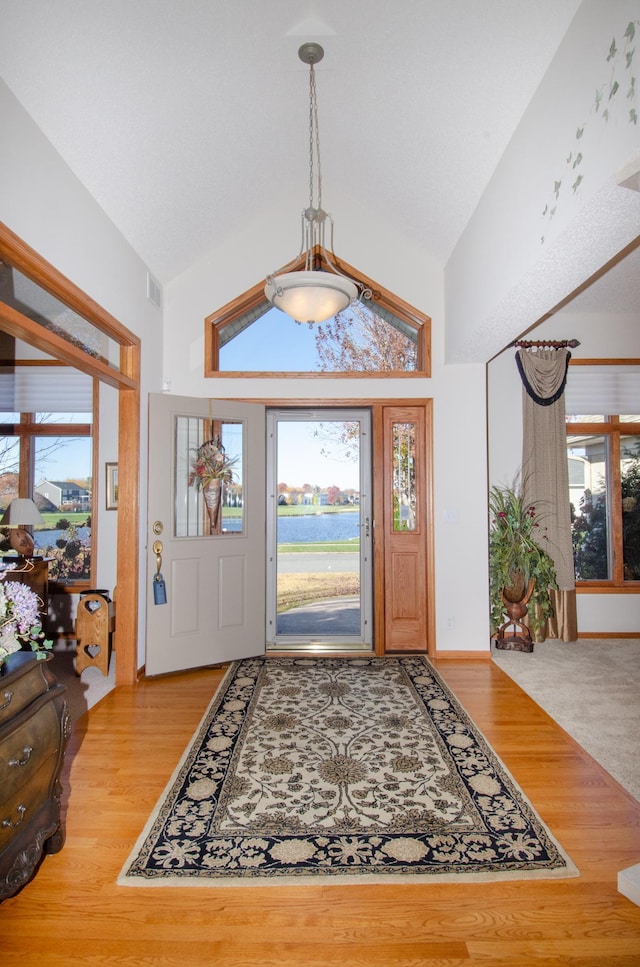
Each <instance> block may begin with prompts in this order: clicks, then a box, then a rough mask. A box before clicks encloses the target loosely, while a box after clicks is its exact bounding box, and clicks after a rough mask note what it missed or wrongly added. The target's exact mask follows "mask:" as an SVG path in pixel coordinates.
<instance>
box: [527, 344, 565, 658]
mask: <svg viewBox="0 0 640 967" xmlns="http://www.w3.org/2000/svg"><path fill="white" fill-rule="evenodd" d="M570 359H571V353H570V352H569V350H568V349H565V348H559V349H536V350H533V349H527V350H523V349H519V350H518V352H517V353H516V363H517V366H518V371H519V373H520V376H521V379H522V383H523V390H522V418H523V435H522V486H523V491H524V494H525V497H526V499H527V500H528V502H529V503H531V504H533V505H534V506H535V507H536V509H537V510H538V512H539V513H540V515H541V517H542V518H543V522H544V525H545V528H546V536H547V538H548V541H545V543H544V547H545V549H546V550H547V551H548V552H549V554H550V556H551V558H552V559H553V562H554V564H555V568H556V577H557V582H558V590H557V591H556V590H552V591H551V603H552V605H553V610H554V614H553V617H552V618H550V619H549V621H548V622H547V629H546V636H545V637H549V638H560V639H562V641H575V640H576V638H577V637H578V621H577V613H576V584H575V573H574V566H573V547H572V543H571V508H570V505H569V475H568V466H567V434H566V420H565V400H564V388H565V384H566V380H567V370H568V366H569V360H570Z"/></svg>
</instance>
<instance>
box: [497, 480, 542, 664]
mask: <svg viewBox="0 0 640 967" xmlns="http://www.w3.org/2000/svg"><path fill="white" fill-rule="evenodd" d="M489 515H490V517H489V524H490V531H489V586H490V598H491V636H492V637H493V638H495V639H496V645H497V646H498V647H503V648H505V647H506V648H511V649H515V650H520V651H532V650H533V645H532V644H531V635H532V636H533V638H534V640H541V633H542V629H543V628H544V626H545V623H546V621H547V619H548V618H549V617H551V615H552V614H553V607H552V605H551V597H550V594H549V590H550V588H557V586H558V585H557V582H556V569H555V565H554V563H553V559H552V558H551V556H550V555H549V553H548V551H546V550H545V549H544V544H545V542H546V541H547V540H548V537H547V535H546V533H545V529H544V526H543V524H542V514H541V513H540V512H539V511H538V509H537V508H536V506H535V504H532V503H531V502H530V501H528V500H526V499H525V496H524V493H523V488H522V484H521V483H520V484H518V482H517V481H516V482H514V483H513V484H512V485H511V486H493V487H491V489H490V491H489ZM505 611H506V612H507V614H508V615H509V620H508V621H506V622H505V621H504V616H505ZM527 611H528V613H529V619H528V624H529V628H530V630H531V635H530V634H529V631H528V630H527V628H526V626H523V625H522V623H521V619H522V618H523V617H524V616H525V615H526V614H527ZM510 624H511V625H513V628H514V635H513V636H512V637H510V638H505V634H504V632H505V629H506V628H507V626H509V625H510Z"/></svg>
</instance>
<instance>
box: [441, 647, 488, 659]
mask: <svg viewBox="0 0 640 967" xmlns="http://www.w3.org/2000/svg"><path fill="white" fill-rule="evenodd" d="M434 658H435V661H477V660H478V659H480V660H481V661H490V660H491V651H438V649H437V648H436V653H435V655H434Z"/></svg>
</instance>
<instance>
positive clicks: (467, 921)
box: [0, 660, 640, 967]
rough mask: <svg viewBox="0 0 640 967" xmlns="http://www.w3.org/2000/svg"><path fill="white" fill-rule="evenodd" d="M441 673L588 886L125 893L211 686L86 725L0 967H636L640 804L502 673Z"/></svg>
mask: <svg viewBox="0 0 640 967" xmlns="http://www.w3.org/2000/svg"><path fill="white" fill-rule="evenodd" d="M437 667H438V670H439V671H440V673H441V674H442V675H443V677H444V678H445V680H446V681H447V683H448V684H449V686H450V687H451V688H452V690H453V691H454V692H455V694H456V695H457V696H458V698H459V699H460V701H461V702H462V704H463V705H464V707H465V708H466V709H467V711H468V712H469V713H470V715H471V716H472V718H473V719H474V720H475V722H476V724H477V725H478V726H479V728H480V729H481V730H482V732H483V733H484V735H485V736H486V737H487V739H488V740H489V742H490V743H491V744H492V746H493V748H494V749H495V751H496V752H497V753H498V755H499V756H500V757H501V758H502V759H503V761H504V762H505V764H506V765H507V767H508V768H509V769H510V771H511V772H512V774H513V775H514V776H515V778H516V780H517V781H518V782H519V783H520V785H521V786H522V788H523V789H524V791H525V793H526V794H527V795H528V796H529V798H530V799H531V801H532V803H533V804H534V806H535V807H536V809H537V810H538V812H539V813H540V814H541V816H542V818H543V819H544V821H545V822H546V823H547V825H548V826H549V827H550V828H551V830H552V832H553V833H554V834H555V835H556V837H557V838H558V839H559V841H560V842H561V844H562V845H563V847H564V848H565V849H566V851H567V852H568V853H569V855H570V856H571V858H572V859H573V861H574V862H575V863H576V865H577V866H578V867H579V869H580V871H581V876H580V877H578V878H575V879H569V880H555V881H554V880H531V881H526V880H523V881H512V882H506V883H492V884H482V885H476V884H468V883H462V884H459V885H457V884H455V883H443V884H438V883H437V882H434V883H433V884H427V885H415V884H407V885H367V884H366V882H364V883H363V884H362V885H350V886H346V887H344V886H327V887H319V886H308V887H306V886H305V887H300V886H296V887H284V888H281V887H277V886H272V887H265V888H255V887H252V888H226V889H218V888H205V887H200V888H177V889H171V888H158V887H156V888H153V887H140V888H124V887H117V886H116V885H115V881H116V877H117V875H118V873H119V871H120V869H121V867H122V865H123V863H124V862H125V860H126V858H127V856H128V854H129V852H130V850H131V848H132V845H133V843H134V841H135V840H136V839H137V837H138V835H139V833H140V831H141V829H142V827H143V825H144V823H145V822H146V820H147V818H148V816H149V814H150V812H151V810H152V808H153V806H154V804H155V802H156V800H157V798H158V797H159V795H160V794H161V792H162V790H163V789H164V787H165V785H166V783H167V781H168V779H169V777H170V775H171V773H172V771H173V769H174V767H175V765H176V764H177V761H178V759H179V757H180V755H181V754H182V752H183V750H184V748H185V746H186V745H187V743H188V741H189V739H190V738H191V736H192V734H193V732H194V731H195V729H196V726H197V725H198V723H199V721H200V718H201V716H202V714H203V713H204V711H205V708H206V707H207V705H208V703H209V700H210V698H211V696H212V694H213V691H214V689H215V687H216V685H217V683H218V682H219V680H220V678H221V675H222V672H221V671H220V670H219V669H208V670H204V671H199V672H189V673H186V674H183V675H175V676H168V677H164V678H161V679H155V680H151V681H144V682H142V683H141V684H140V685H138V686H137V687H130V686H123V687H120V688H118V689H116V691H115V692H112V693H111V694H110V695H108V696H107V697H106V698H104V699H103V700H102V701H101V702H100V703H99V705H97V706H96V707H95V708H94V709H92V710H91V711H90V712H89V713H88V714H87V715H86V716H85V717H84V718H83V719H81V720H80V722H79V723H78V725H77V726H76V728H75V731H74V734H73V735H72V738H71V744H70V749H69V753H68V756H67V765H66V769H65V774H64V784H65V808H66V816H67V842H66V845H65V847H64V848H63V850H62V851H61V852H60V853H58V854H56V855H53V856H47V857H46V858H45V860H44V862H43V863H42V866H41V868H40V869H39V871H38V873H37V876H36V877H35V878H34V879H33V880H32V881H31V883H29V884H28V885H27V886H26V887H25V888H24V889H23V890H22V891H21V893H19V894H18V895H17V896H15V897H13V898H11V899H9V900H6V901H5V902H4V903H3V904H2V905H1V906H0V961H1V963H2V965H6V967H13V965H14V964H15V965H18V964H20V965H32V964H33V965H44V967H71V965H76V964H83V965H101V967H104V965H127V967H140V965H145V967H149V965H153V967H173V965H176V967H178V965H180V967H185V965H189V967H200V965H216V967H218V965H224V967H232V965H233V967H258V965H259V967H271V965H278V967H326V965H333V964H340V965H341V967H383V965H384V967H391V965H393V967H418V965H420V967H423V965H426V967H436V965H439V967H444V965H446V967H454V965H469V964H476V963H477V964H479V965H482V967H487V965H509V967H514V965H518V967H519V965H528V964H535V965H541V964H545V965H580V967H607V965H628V967H637V965H640V908H638V907H637V906H635V905H634V904H632V903H631V902H630V901H629V900H627V899H626V898H625V897H623V896H621V895H620V894H619V893H618V892H617V888H616V882H617V874H618V871H619V870H621V869H624V868H625V867H628V866H632V865H633V864H635V863H638V862H640V803H638V802H637V801H636V800H635V799H633V798H632V797H631V796H630V795H629V794H628V793H626V792H625V791H624V790H623V789H622V788H621V787H620V786H619V785H618V784H617V783H616V782H615V780H613V779H611V778H610V777H609V776H608V775H607V773H606V772H605V771H604V770H603V769H602V768H601V767H600V766H599V765H598V764H597V763H596V762H594V760H592V759H591V758H590V757H589V756H588V755H587V754H586V753H585V752H584V751H583V750H582V749H581V748H580V747H579V746H578V745H576V743H574V742H573V740H572V739H570V738H569V737H568V736H567V735H566V733H564V732H563V731H562V730H561V729H559V728H558V727H557V726H556V725H555V724H554V722H553V721H552V720H551V719H550V718H549V717H548V716H547V715H546V713H544V712H543V711H542V710H541V709H540V708H539V707H538V706H537V705H535V704H534V703H533V702H532V701H531V700H530V699H529V698H528V697H527V696H526V695H525V694H524V693H523V692H521V691H520V689H519V688H518V687H517V686H516V685H515V684H514V683H513V682H512V681H511V679H510V678H508V676H507V675H505V674H504V673H503V672H502V671H501V670H500V669H499V668H497V667H496V666H495V665H494V664H493V663H492V662H488V661H473V660H472V661H461V662H454V661H447V662H440V663H438V664H437ZM623 740H624V737H622V736H621V741H623Z"/></svg>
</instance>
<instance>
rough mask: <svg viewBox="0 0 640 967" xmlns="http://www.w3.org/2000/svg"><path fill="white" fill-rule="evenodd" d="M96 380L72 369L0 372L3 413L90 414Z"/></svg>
mask: <svg viewBox="0 0 640 967" xmlns="http://www.w3.org/2000/svg"><path fill="white" fill-rule="evenodd" d="M92 411H93V379H92V377H91V376H87V375H86V373H81V372H79V371H78V370H76V369H71V367H69V366H16V367H15V369H13V368H10V367H6V368H5V367H3V368H2V370H0V413H91V412H92Z"/></svg>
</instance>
